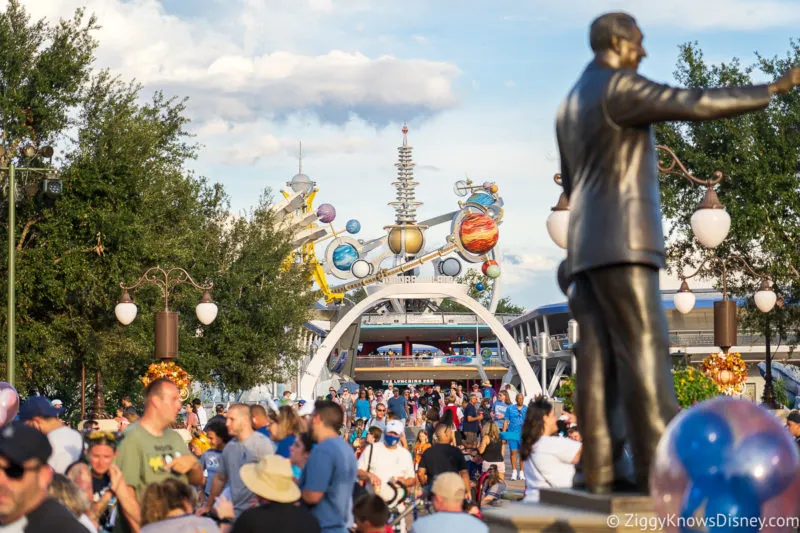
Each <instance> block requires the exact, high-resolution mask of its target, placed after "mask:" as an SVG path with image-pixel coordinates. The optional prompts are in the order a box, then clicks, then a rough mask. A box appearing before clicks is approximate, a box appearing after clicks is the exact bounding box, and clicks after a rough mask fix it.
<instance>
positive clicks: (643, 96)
mask: <svg viewBox="0 0 800 533" xmlns="http://www.w3.org/2000/svg"><path fill="white" fill-rule="evenodd" d="M589 38H590V42H591V47H592V50H593V51H594V53H595V57H594V60H593V61H592V62H591V63H589V65H588V66H587V67H586V70H584V71H583V74H582V75H581V77H580V79H579V80H578V82H577V83H576V84H575V86H574V87H573V88H572V90H571V91H570V93H569V95H568V96H567V98H566V100H565V101H564V103H563V104H562V106H561V108H560V110H559V113H558V119H557V135H558V145H559V150H560V154H561V173H562V179H563V186H564V192H565V193H566V194H567V196H568V197H569V201H570V211H571V214H570V222H569V237H568V253H567V259H566V264H565V265H564V269H563V270H562V272H561V277H562V279H561V281H562V285H563V284H564V283H566V284H567V286H568V287H569V289H568V296H569V304H570V308H571V310H572V314H573V315H574V317H575V319H576V320H577V321H578V324H579V327H580V342H579V345H578V347H577V348H576V352H577V353H576V355H577V361H578V368H577V378H576V379H577V383H576V393H577V404H576V409H577V417H578V423H579V424H580V426H581V427H580V431H581V435H582V436H583V442H584V447H583V451H582V454H581V455H582V457H581V460H582V463H583V473H584V476H585V483H586V486H587V488H588V489H589V490H590V491H591V492H594V493H604V492H609V491H611V490H614V489H619V488H623V486H621V485H625V483H623V482H627V484H628V486H625V487H624V488H635V489H638V490H640V491H644V492H646V491H647V488H648V474H649V470H650V464H651V462H652V460H653V457H654V455H655V450H656V446H657V444H658V441H659V439H660V438H661V435H662V434H663V432H664V429H665V427H666V425H667V424H668V423H669V421H670V419H671V418H672V417H673V416H674V415H675V414H676V413H677V411H678V404H677V401H676V398H675V390H674V387H673V383H672V376H671V373H670V357H669V339H668V332H667V319H666V315H665V313H664V309H663V307H662V303H661V295H660V292H659V269H661V268H664V267H665V266H666V264H665V258H664V235H663V230H662V228H661V205H660V195H659V186H658V170H657V162H656V152H655V137H654V134H653V129H652V124H654V123H657V122H665V121H695V120H712V119H718V118H723V117H731V116H735V115H740V114H742V113H746V112H749V111H754V110H759V109H763V108H765V107H766V106H767V104H769V101H770V96H771V95H772V94H775V93H785V92H789V91H791V90H792V88H793V87H795V86H797V85H800V69H798V68H797V67H795V68H793V69H792V70H790V71H789V72H788V73H787V74H786V75H785V76H784V77H783V78H781V79H780V80H778V81H777V82H775V83H772V84H769V85H757V86H752V87H736V88H722V89H708V90H696V89H693V90H684V89H675V88H672V87H668V86H665V85H659V84H657V83H653V82H652V81H650V80H648V79H646V78H644V77H642V76H640V75H639V74H637V73H636V69H637V67H638V66H639V62H640V61H641V60H642V58H644V57H645V56H646V53H645V50H644V47H643V46H642V41H643V37H642V32H641V31H640V30H639V27H638V26H637V24H636V21H635V20H634V18H633V17H631V16H630V15H627V14H625V13H609V14H605V15H602V16H601V17H599V18H598V19H596V20H595V21H594V22H593V23H592V26H591V30H590V36H589ZM626 440H629V441H630V447H631V451H632V452H633V458H634V465H633V466H634V476H633V479H631V478H630V477H628V478H627V479H623V477H624V476H623V474H622V468H617V464H618V460H619V459H621V458H622V457H623V456H624V453H623V446H624V443H625V441H626ZM630 484H633V486H630Z"/></svg>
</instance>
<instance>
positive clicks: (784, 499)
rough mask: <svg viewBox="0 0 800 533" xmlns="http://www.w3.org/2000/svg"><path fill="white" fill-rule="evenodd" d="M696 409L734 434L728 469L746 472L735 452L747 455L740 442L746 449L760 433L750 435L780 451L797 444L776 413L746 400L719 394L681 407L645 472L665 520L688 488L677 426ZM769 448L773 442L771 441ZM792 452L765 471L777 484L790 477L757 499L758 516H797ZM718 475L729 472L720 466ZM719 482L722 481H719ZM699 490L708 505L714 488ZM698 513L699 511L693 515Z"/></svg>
mask: <svg viewBox="0 0 800 533" xmlns="http://www.w3.org/2000/svg"><path fill="white" fill-rule="evenodd" d="M696 410H697V411H706V412H710V413H715V414H717V415H719V416H720V417H722V418H723V419H724V420H725V421H726V422H727V423H728V425H729V426H730V428H731V431H732V434H733V449H734V450H737V451H736V452H734V453H736V455H737V458H736V459H734V458H731V459H730V460H729V461H728V462H727V463H726V465H727V468H728V469H734V468H736V469H742V470H746V467H745V466H741V467H737V465H736V464H735V463H736V461H738V460H740V459H738V457H739V453H746V452H745V448H742V449H741V450H740V446H741V445H745V446H746V447H747V449H751V447H752V446H753V445H754V444H756V443H757V442H758V441H760V440H761V437H759V439H758V440H757V441H748V439H749V438H751V437H752V436H754V435H761V434H767V435H770V438H772V439H774V440H776V441H779V442H780V444H779V445H777V446H778V449H779V450H784V449H785V448H784V444H785V443H786V442H788V443H789V444H791V445H793V446H795V448H796V446H797V445H796V444H794V442H793V439H792V438H791V436H790V435H789V432H788V431H787V429H786V428H785V427H783V425H782V424H781V422H780V419H779V418H778V417H777V416H775V415H774V414H773V413H772V412H770V411H768V410H766V409H764V408H763V407H761V406H759V405H757V404H756V403H754V402H751V401H747V400H740V399H735V398H730V397H727V396H723V397H718V398H714V399H712V400H708V401H705V402H702V403H699V404H697V405H695V406H693V407H691V408H689V409H684V410H683V411H681V412H680V413H679V414H678V416H676V417H675V418H674V419H673V420H672V422H670V424H669V426H667V430H666V431H665V432H664V436H663V437H662V438H661V442H659V444H658V449H657V450H656V457H655V460H654V461H653V466H652V470H651V472H650V496H651V497H652V498H653V506H654V508H655V511H656V513H657V514H658V515H659V516H661V517H664V518H666V517H668V516H669V515H671V516H673V517H674V516H680V515H681V511H682V510H683V509H682V508H683V505H684V503H685V502H686V498H687V496H688V494H687V493H688V491H689V490H690V488H691V487H692V483H691V480H690V478H689V475H688V473H687V472H686V469H685V468H684V467H683V464H682V463H681V461H680V459H679V456H678V451H677V450H676V448H675V444H676V436H677V434H678V428H679V427H680V426H681V425H682V423H683V422H684V420H686V415H687V413H691V412H693V411H696ZM784 441H785V442H784ZM773 446H776V445H775V444H773ZM793 451H794V454H792V455H787V456H786V457H784V456H783V455H781V459H780V460H781V461H784V463H783V464H781V465H780V466H778V467H777V468H775V467H771V469H770V470H769V472H768V475H769V476H772V477H773V479H775V478H776V477H778V478H780V480H782V481H780V482H781V483H786V481H785V480H786V479H790V484H789V485H788V486H786V487H784V488H783V489H782V490H781V491H775V493H774V494H772V495H771V497H770V498H769V499H768V500H766V501H764V500H762V501H761V502H760V506H759V507H760V509H759V510H760V513H761V517H762V519H765V520H766V519H768V518H769V517H786V516H796V515H797V513H798V512H800V460H798V456H797V450H793ZM775 453H776V452H775V450H772V451H771V452H770V453H768V454H766V457H768V459H767V460H766V461H767V462H769V461H771V460H772V459H771V454H775ZM789 453H791V452H789ZM756 461H758V460H756ZM752 464H753V463H750V465H751V466H752ZM778 469H780V470H782V471H781V472H777V473H774V472H772V471H773V470H778ZM723 473H724V474H726V475H727V473H728V472H727V470H726V468H725V466H723ZM730 479H731V478H730V477H728V480H730ZM722 483H727V482H726V481H722ZM732 486H733V488H734V491H735V492H734V495H736V494H737V492H736V491H737V490H738V489H737V487H738V484H736V483H734V484H732ZM700 489H701V490H702V492H704V493H705V499H704V500H703V503H705V504H706V505H707V504H708V503H709V501H708V498H710V497H711V496H712V495H713V493H714V492H713V490H708V489H707V488H704V487H700ZM701 496H702V494H701ZM712 507H713V506H712ZM701 508H702V507H701ZM699 512H700V511H699V510H698V513H699ZM669 523H670V522H669V521H667V522H666V524H669ZM673 523H674V521H673ZM766 524H767V527H765V528H764V529H763V530H762V531H774V532H777V531H787V532H788V531H791V529H790V528H788V527H781V526H782V525H786V522H785V521H780V520H776V521H773V522H766ZM665 531H673V532H677V531H678V529H677V527H671V526H668V527H667V528H666V529H665Z"/></svg>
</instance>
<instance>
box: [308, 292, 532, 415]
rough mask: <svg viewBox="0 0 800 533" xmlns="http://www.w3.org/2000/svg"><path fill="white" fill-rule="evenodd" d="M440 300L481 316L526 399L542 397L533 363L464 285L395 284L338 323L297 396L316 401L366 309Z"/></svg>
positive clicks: (350, 312)
mask: <svg viewBox="0 0 800 533" xmlns="http://www.w3.org/2000/svg"><path fill="white" fill-rule="evenodd" d="M437 297H446V298H451V299H453V300H455V301H456V302H458V303H460V304H462V305H464V306H466V307H467V308H468V309H469V310H470V311H472V312H473V313H475V314H476V315H477V316H478V317H480V319H481V320H483V321H484V322H485V323H486V325H488V326H489V328H490V329H491V330H492V332H493V333H494V334H495V335H496V336H497V338H498V339H499V340H500V343H501V344H502V345H503V346H504V347H505V349H506V352H507V353H508V356H509V358H510V359H511V362H512V363H513V365H514V367H515V368H516V370H517V373H518V374H519V376H520V380H521V383H522V388H523V393H524V394H525V396H526V397H533V396H536V395H538V394H542V388H541V386H540V385H539V382H538V381H537V380H536V375H535V374H534V373H533V369H532V368H531V365H530V363H528V360H527V358H526V357H525V354H524V353H523V352H522V350H521V349H520V347H519V345H517V343H516V342H515V341H514V338H513V337H512V336H511V334H510V333H509V332H508V331H507V330H506V329H505V328H504V327H503V325H502V324H501V323H500V321H499V320H497V318H496V317H495V316H494V315H493V314H492V313H490V312H489V310H487V309H486V308H485V307H483V306H482V305H481V304H479V303H478V302H477V301H475V300H474V299H473V298H471V297H470V296H469V295H468V294H467V293H466V292H465V291H464V286H463V285H460V284H457V283H392V284H387V285H386V286H385V287H383V288H382V289H380V290H378V291H375V292H374V293H372V294H371V295H369V296H367V297H366V298H364V299H363V300H361V301H360V302H359V303H358V304H356V305H355V306H353V308H352V309H350V311H348V312H347V313H346V314H345V315H344V316H343V317H342V318H341V320H339V322H337V323H336V325H335V326H334V327H333V328H332V329H331V331H330V332H329V333H328V335H327V336H326V337H325V340H324V341H323V342H322V344H321V345H320V346H319V349H318V350H317V352H316V353H315V354H314V356H313V358H312V359H311V361H310V362H309V363H308V365H307V366H306V369H305V371H304V372H303V377H302V378H301V379H300V390H299V391H298V395H300V397H301V398H303V399H305V400H306V401H313V400H314V399H315V390H314V389H315V387H316V385H317V381H318V380H319V377H320V374H321V373H322V369H323V367H324V366H325V362H326V361H327V360H328V357H329V356H330V354H331V352H333V349H334V348H335V347H336V344H338V342H339V339H341V337H342V335H344V333H345V331H347V328H349V327H350V325H351V324H352V323H353V322H355V321H356V320H358V319H359V318H361V315H362V314H363V313H364V312H365V311H366V310H367V309H369V308H371V307H372V306H374V305H375V304H377V303H379V302H382V301H386V300H391V299H392V298H401V299H403V298H406V299H414V298H437ZM354 357H355V355H354Z"/></svg>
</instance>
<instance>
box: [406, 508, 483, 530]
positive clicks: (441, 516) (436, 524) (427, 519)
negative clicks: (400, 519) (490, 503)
mask: <svg viewBox="0 0 800 533" xmlns="http://www.w3.org/2000/svg"><path fill="white" fill-rule="evenodd" d="M442 531H462V532H463V533H489V526H487V525H486V524H484V523H483V522H481V521H480V520H479V519H477V518H475V517H474V516H472V515H470V514H467V513H449V512H442V511H439V512H438V513H434V514H432V515H428V516H423V517H422V518H420V519H419V520H415V521H414V525H413V526H411V533H442Z"/></svg>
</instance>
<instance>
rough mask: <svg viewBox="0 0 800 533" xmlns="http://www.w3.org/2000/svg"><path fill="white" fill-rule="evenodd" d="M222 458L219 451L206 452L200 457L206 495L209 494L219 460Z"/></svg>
mask: <svg viewBox="0 0 800 533" xmlns="http://www.w3.org/2000/svg"><path fill="white" fill-rule="evenodd" d="M221 456H222V452H221V451H219V450H213V449H212V450H206V451H205V452H204V453H203V455H201V456H200V466H202V467H203V470H205V471H206V475H207V476H208V477H206V488H205V491H206V494H211V482H212V481H213V480H214V474H216V473H217V470H218V469H219V458H220V457H221Z"/></svg>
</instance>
